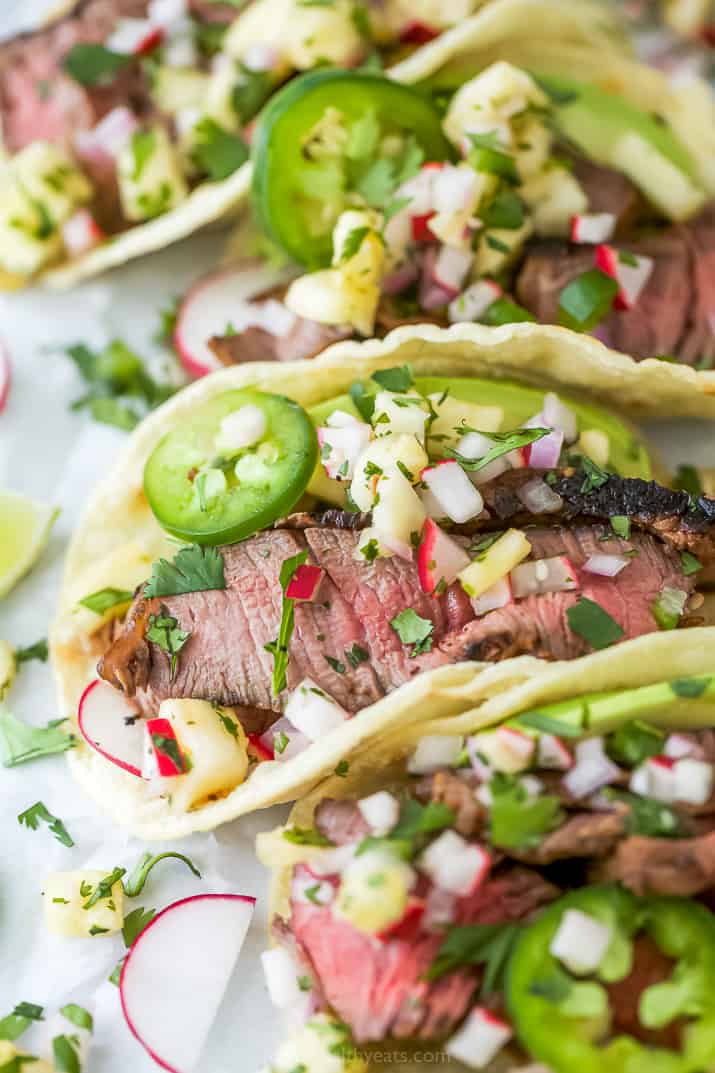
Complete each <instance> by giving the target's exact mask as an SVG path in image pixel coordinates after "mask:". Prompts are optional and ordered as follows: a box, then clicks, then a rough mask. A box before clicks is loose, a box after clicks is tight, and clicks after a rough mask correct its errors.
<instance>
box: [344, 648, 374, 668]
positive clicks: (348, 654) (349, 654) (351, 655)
mask: <svg viewBox="0 0 715 1073" xmlns="http://www.w3.org/2000/svg"><path fill="white" fill-rule="evenodd" d="M345 658H346V660H347V661H348V663H349V664H350V666H351V667H353V668H356V667H359V666H360V664H361V663H366V662H367V660H369V659H370V653H369V652H368V651H367V649H365V648H362V646H361V645H359V644H357V642H356V643H355V644H353V646H352V648H349V649H346V650H345Z"/></svg>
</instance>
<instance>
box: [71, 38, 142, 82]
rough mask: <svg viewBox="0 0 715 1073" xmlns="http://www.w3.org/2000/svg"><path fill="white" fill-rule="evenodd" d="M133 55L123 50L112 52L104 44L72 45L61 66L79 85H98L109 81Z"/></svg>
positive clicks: (129, 61)
mask: <svg viewBox="0 0 715 1073" xmlns="http://www.w3.org/2000/svg"><path fill="white" fill-rule="evenodd" d="M134 58H135V57H134V56H132V55H130V54H129V55H128V54H126V53H124V52H112V50H111V49H109V48H105V46H104V45H98V44H81V43H80V44H77V45H73V46H72V48H71V49H70V50H69V52H68V53H67V54H66V56H65V58H64V60H63V61H62V66H63V68H64V69H65V71H66V72H67V74H68V75H69V76H70V78H73V79H74V80H75V82H79V84H80V85H81V86H98V85H100V84H101V83H105V82H109V81H111V80H112V79H113V78H114V77H115V76H116V75H117V74H119V72H120V71H121V70H122V69H123V68H124V67H126V66H127V64H129V63H131V62H132V60H133V59H134Z"/></svg>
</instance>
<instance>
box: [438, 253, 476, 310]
mask: <svg viewBox="0 0 715 1073" xmlns="http://www.w3.org/2000/svg"><path fill="white" fill-rule="evenodd" d="M473 260H474V254H473V253H472V251H471V250H459V249H456V248H455V247H454V246H445V245H442V246H440V247H439V251H438V253H437V258H436V260H435V263H434V269H433V271H432V277H433V282H434V284H435V286H437V287H440V288H442V289H443V290H445V291H450V292H451V293H450V298H454V297H455V296H456V295H457V294H458V293H459V290H460V288H461V286H462V284H463V283H464V280H465V278H466V276H467V273H468V272H469V269H470V268H471V267H472V262H473Z"/></svg>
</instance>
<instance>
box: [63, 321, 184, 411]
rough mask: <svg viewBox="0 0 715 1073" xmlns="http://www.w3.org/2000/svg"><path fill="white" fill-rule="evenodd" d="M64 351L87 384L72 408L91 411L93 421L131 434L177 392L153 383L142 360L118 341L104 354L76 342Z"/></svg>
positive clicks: (168, 386) (105, 350) (105, 349)
mask: <svg viewBox="0 0 715 1073" xmlns="http://www.w3.org/2000/svg"><path fill="white" fill-rule="evenodd" d="M65 352H66V354H67V356H68V357H69V358H71V359H72V361H73V362H74V363H75V365H76V366H77V369H78V371H79V373H80V375H81V376H82V379H83V380H84V382H85V383H86V385H87V391H86V393H85V394H84V395H83V396H82V397H81V398H79V399H77V400H76V401H75V402H73V403H72V409H73V410H80V409H88V410H89V412H90V414H91V415H92V417H93V418H94V420H95V421H99V422H101V423H103V424H108V425H114V426H115V427H117V428H122V429H125V430H127V431H129V430H131V429H133V428H134V427H135V425H137V424H138V422H139V421H140V420H141V418H142V417H144V416H145V414H147V413H148V412H149V411H150V410H153V409H154V408H155V407H157V406H159V405H161V403H162V402H165V401H166V399H168V398H169V397H170V396H171V395H173V393H174V391H175V390H176V389H175V388H174V387H173V386H172V385H170V384H161V383H158V382H157V381H156V380H154V379H153V377H151V376H150V375H149V373H148V372H147V371H146V369H145V367H144V364H143V362H142V360H141V358H140V357H139V356H138V355H137V354H135V353H134V352H133V351H132V350H130V349H129V347H128V346H127V345H126V344H125V343H123V342H121V340H119V339H115V340H113V341H112V342H111V343H109V345H108V346H106V347H105V348H104V350H101V351H93V350H90V348H89V347H87V346H85V345H84V344H83V343H75V344H73V345H72V346H70V347H67V348H66V351H65Z"/></svg>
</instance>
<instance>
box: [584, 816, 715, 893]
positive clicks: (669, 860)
mask: <svg viewBox="0 0 715 1073" xmlns="http://www.w3.org/2000/svg"><path fill="white" fill-rule="evenodd" d="M594 878H595V879H596V880H598V881H601V880H604V881H606V882H617V883H622V884H623V886H624V887H628V889H629V890H632V891H633V892H634V894H639V895H648V894H669V895H670V894H672V895H678V896H680V897H684V898H687V897H690V896H692V895H695V894H702V892H703V891H705V890H708V888H710V887H712V886H713V885H714V884H715V831H710V832H709V833H707V834H704V835H701V836H700V837H698V838H646V837H643V836H640V835H634V836H633V837H631V838H626V839H625V840H624V841H623V842H621V843H620V845H619V846H618V848H617V850H616V852H615V853H614V854H613V856H612V857H609V858H608V859H607V860H606V861H604V862H602V863H600V864H598V865H597V866H596V868H595V869H594Z"/></svg>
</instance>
